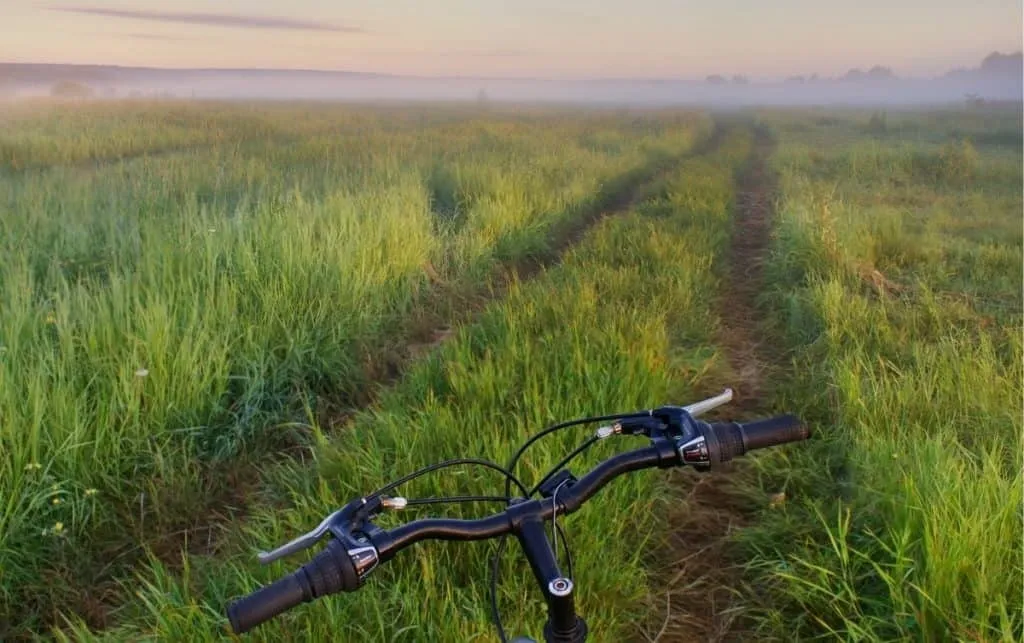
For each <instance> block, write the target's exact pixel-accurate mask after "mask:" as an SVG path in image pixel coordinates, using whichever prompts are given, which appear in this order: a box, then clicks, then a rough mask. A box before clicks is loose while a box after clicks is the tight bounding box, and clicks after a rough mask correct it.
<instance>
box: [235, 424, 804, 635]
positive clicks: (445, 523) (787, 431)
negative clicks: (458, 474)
mask: <svg viewBox="0 0 1024 643" xmlns="http://www.w3.org/2000/svg"><path fill="white" fill-rule="evenodd" d="M666 418H669V419H668V420H667V421H666ZM659 423H660V424H659ZM615 429H616V430H615V432H616V433H626V434H630V433H640V434H643V435H647V436H648V437H650V438H651V445H650V446H648V447H645V448H642V449H636V450H633V451H628V452H625V453H620V454H618V455H615V456H612V457H610V458H608V459H607V460H605V461H603V462H601V463H600V464H598V465H597V466H596V467H594V468H593V469H592V470H591V471H590V472H589V473H587V474H586V475H584V476H583V477H582V478H580V479H579V480H578V481H573V482H571V484H566V485H564V486H563V487H562V489H561V490H560V491H559V492H558V493H557V495H556V497H555V499H556V500H557V502H556V501H553V500H548V499H544V500H538V499H534V500H530V499H523V498H518V499H514V500H512V501H511V502H510V504H509V505H508V507H507V508H506V509H505V510H504V511H502V512H500V513H496V514H494V515H491V516H487V517H485V518H480V519H476V520H464V519H448V518H428V519H422V520H416V521H414V522H410V523H407V524H405V525H401V526H399V527H395V528H393V529H390V530H383V529H380V528H378V527H377V526H376V525H374V524H373V523H372V522H371V518H372V515H373V514H374V513H375V512H377V511H379V510H380V508H381V507H382V500H381V498H379V497H370V498H360V499H358V500H354V501H352V502H351V503H349V504H348V505H346V507H344V508H343V509H341V510H339V511H337V512H335V513H334V514H332V515H331V516H329V517H328V518H327V519H325V520H324V522H323V523H321V525H320V527H318V528H317V530H315V531H314V532H312V533H311V534H310V535H307V536H306V537H304V538H305V540H304V541H303V540H301V539H300V542H303V544H302V545H301V546H299V547H298V549H302V548H304V547H306V546H309V544H311V543H309V542H307V541H309V540H310V539H312V540H313V541H314V542H315V540H316V539H318V538H320V537H321V536H322V535H324V534H325V533H326V532H327V531H330V533H331V534H332V535H333V536H334V538H332V539H331V540H330V541H328V543H327V547H326V549H324V550H323V551H321V552H320V553H318V554H317V555H316V556H315V557H314V558H313V559H312V560H311V561H310V562H309V563H307V564H305V565H303V566H302V567H301V568H299V569H298V570H296V571H295V572H293V573H291V574H289V575H288V576H285V577H284V578H282V579H280V580H277V581H275V582H274V583H272V584H270V585H268V586H266V587H264V588H262V589H259V590H257V591H256V592H254V593H252V594H250V595H249V596H246V597H244V598H242V599H239V600H237V601H235V602H233V603H231V605H230V606H229V607H228V609H227V614H228V619H229V620H230V622H231V628H232V630H234V631H235V632H236V633H238V634H241V633H243V632H246V631H248V630H250V629H252V628H254V627H256V626H257V625H259V624H260V623H263V622H265V621H267V620H269V619H271V618H273V617H275V616H277V615H279V614H281V613H283V612H285V611H287V610H289V609H291V608H293V607H295V606H296V605H299V604H300V603H304V602H309V601H312V600H314V599H316V598H319V597H321V596H325V595H327V594H332V593H336V592H341V591H345V592H351V591H355V590H356V589H358V588H359V587H360V586H361V585H362V582H363V579H365V577H366V575H367V574H368V573H369V572H370V571H371V570H372V569H374V568H375V567H376V566H377V565H378V564H380V563H383V562H386V561H388V560H390V559H391V558H392V557H394V556H395V555H396V554H397V553H398V552H399V551H401V550H403V549H405V548H406V547H409V546H410V545H412V544H414V543H416V542H419V541H421V540H458V541H468V540H487V539H491V538H497V537H500V536H503V535H506V534H509V533H513V532H516V531H517V530H518V529H519V527H520V524H521V522H522V521H523V520H526V519H529V520H533V521H535V520H537V519H538V518H539V519H540V520H545V521H546V520H551V519H552V518H553V517H554V516H557V515H564V514H569V513H572V512H574V511H576V510H578V509H579V508H580V507H581V506H582V505H583V503H585V502H586V501H587V500H589V499H590V498H591V497H592V496H593V495H594V494H596V493H597V492H598V491H600V490H601V488H602V487H604V486H605V485H606V484H608V483H609V482H610V481H611V480H612V479H613V478H615V477H617V476H620V475H623V474H625V473H629V472H631V471H637V470H639V469H647V468H654V467H658V468H668V467H673V466H684V465H693V466H696V467H698V468H702V469H707V468H711V467H713V466H714V465H716V464H720V463H723V462H727V461H729V460H731V459H732V458H733V457H736V456H739V455H743V454H745V453H747V452H748V451H752V450H754V449H763V448H767V447H771V446H776V445H780V444H784V443H787V442H793V441H797V440H804V439H806V438H808V437H809V432H808V430H807V428H806V427H805V426H804V425H803V424H802V423H801V422H800V420H799V419H797V418H796V417H794V416H792V415H784V416H779V417H775V418H771V419H765V420H759V421H755V422H751V423H747V424H741V423H737V422H725V423H715V424H708V423H705V422H700V421H697V420H694V419H693V417H692V416H691V415H690V414H689V413H688V412H687V411H686V409H685V408H681V407H663V408H662V409H658V410H656V411H651V412H650V413H649V414H648V415H645V416H643V417H639V416H634V417H632V418H631V419H630V420H628V421H627V420H623V421H622V423H621V424H618V425H616V427H615ZM293 545H294V542H293V543H292V544H290V545H288V546H285V547H284V548H282V549H281V550H280V551H282V552H284V553H285V554H287V553H292V551H294V550H295V549H296V547H294V546H293ZM279 555H281V554H276V553H275V554H263V555H261V560H264V561H270V560H273V559H275V558H276V557H278V556H279Z"/></svg>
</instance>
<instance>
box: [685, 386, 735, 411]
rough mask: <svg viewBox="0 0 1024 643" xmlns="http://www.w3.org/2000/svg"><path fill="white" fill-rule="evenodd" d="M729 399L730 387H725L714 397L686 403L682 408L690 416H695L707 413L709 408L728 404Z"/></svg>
mask: <svg viewBox="0 0 1024 643" xmlns="http://www.w3.org/2000/svg"><path fill="white" fill-rule="evenodd" d="M731 401H732V389H731V388H727V389H725V390H724V391H722V392H721V393H720V394H718V395H716V396H714V397H709V398H708V399H706V400H701V401H700V402H694V403H693V404H687V405H686V406H684V407H683V410H685V411H686V412H687V413H689V414H690V415H691V416H693V417H697V416H698V415H703V414H704V413H707V412H708V411H710V410H711V409H714V408H718V407H719V406H722V405H723V404H728V403H729V402H731Z"/></svg>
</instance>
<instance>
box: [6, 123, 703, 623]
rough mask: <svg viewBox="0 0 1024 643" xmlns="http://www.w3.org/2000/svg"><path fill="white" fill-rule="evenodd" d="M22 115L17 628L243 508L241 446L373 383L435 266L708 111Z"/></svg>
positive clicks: (12, 183)
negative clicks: (452, 217)
mask: <svg viewBox="0 0 1024 643" xmlns="http://www.w3.org/2000/svg"><path fill="white" fill-rule="evenodd" d="M10 118H11V119H13V120H14V121H16V122H17V128H12V129H7V128H5V129H4V130H3V134H0V148H3V149H6V150H16V151H17V157H18V158H19V159H23V160H24V163H22V165H23V167H22V169H13V168H10V167H8V168H6V169H4V170H0V211H2V212H3V214H2V216H0V293H2V296H0V499H2V502H3V507H2V509H0V598H2V600H0V605H2V606H3V607H2V610H0V636H2V635H3V632H4V631H5V629H4V626H3V624H4V623H5V622H6V628H7V630H6V631H8V632H16V631H23V630H22V628H24V627H33V626H35V625H38V623H39V622H40V621H39V619H40V618H42V619H45V620H50V619H52V618H53V616H54V611H55V610H56V609H57V608H59V606H61V605H66V604H68V602H69V601H79V600H81V599H80V598H79V597H80V596H81V595H82V590H81V587H82V585H85V586H86V587H90V586H95V584H99V583H101V582H103V585H102V587H104V588H108V587H109V583H107V582H105V581H107V580H108V577H109V574H110V573H111V571H110V570H111V569H112V568H116V567H117V566H118V565H121V566H122V567H123V566H124V565H126V564H129V563H131V561H132V560H133V559H134V557H136V556H137V555H138V552H139V551H140V549H139V548H141V547H144V546H152V547H157V546H158V545H162V546H163V547H164V548H165V549H166V548H167V547H171V548H172V551H173V548H174V547H176V546H177V543H179V542H180V541H181V534H180V533H179V532H181V531H182V530H183V529H193V528H195V527H199V526H201V525H197V524H196V523H197V521H201V520H202V519H203V518H204V516H206V515H210V516H215V515H221V514H224V513H225V512H227V511H229V507H230V505H232V504H237V503H235V502H234V501H233V500H232V494H239V493H244V490H241V489H238V490H234V489H232V487H233V486H235V485H233V483H232V480H233V479H235V478H241V479H242V480H243V481H244V480H245V479H251V478H252V475H250V474H249V473H247V472H246V471H244V465H239V466H240V467H241V469H238V468H237V467H236V466H235V465H234V464H233V463H235V462H243V463H244V462H246V461H252V460H256V459H259V457H261V454H263V453H267V452H271V453H272V452H274V451H275V450H278V449H282V448H286V447H288V448H294V447H296V445H298V446H302V445H304V444H308V442H309V441H310V439H311V437H310V434H311V432H312V429H311V427H310V422H309V421H308V418H307V415H308V414H310V413H311V414H313V415H314V416H316V415H320V414H322V412H323V411H324V408H325V407H326V406H327V405H326V404H325V402H330V403H331V404H332V405H333V408H339V407H341V408H344V407H345V406H346V405H347V404H349V403H350V401H351V400H354V399H357V398H358V397H359V396H360V395H361V394H362V393H363V392H365V391H366V390H368V388H369V387H370V386H371V384H372V382H373V380H374V378H375V377H377V375H375V371H376V370H378V366H376V365H375V361H379V360H380V357H379V355H380V354H381V353H385V352H387V351H388V350H389V349H390V347H391V346H392V345H394V344H400V343H401V342H402V341H404V340H403V337H402V334H403V333H404V332H407V330H406V328H407V324H408V321H407V320H408V319H410V318H415V317H416V316H418V315H423V314H424V310H423V309H424V307H425V306H428V305H443V302H442V303H441V304H439V303H438V300H437V297H436V296H435V295H434V294H433V293H435V292H436V290H435V288H434V286H433V285H432V280H433V281H437V280H440V281H441V282H443V283H444V284H445V285H446V287H449V288H452V289H455V290H459V289H466V288H471V287H472V288H481V287H484V283H485V281H486V278H487V277H488V275H490V274H491V273H492V272H493V271H494V267H495V265H496V264H497V262H501V261H513V260H517V259H520V258H524V257H528V256H531V255H534V254H538V253H542V252H544V251H545V249H547V248H548V246H549V245H550V241H549V234H550V233H551V232H552V231H553V230H555V229H557V228H558V227H559V226H561V225H563V224H564V223H565V222H567V221H570V220H572V219H574V218H576V217H579V216H582V214H583V213H585V212H587V211H588V210H590V209H593V208H595V207H599V206H600V200H601V199H602V198H606V195H607V190H608V187H607V186H612V187H614V186H615V185H617V184H618V182H620V181H621V180H622V177H624V176H632V175H633V174H634V173H637V172H640V171H642V170H644V169H645V168H650V167H653V166H656V165H657V164H658V163H663V162H664V160H665V159H666V158H668V157H670V156H672V155H676V154H680V153H683V152H685V151H686V150H687V149H688V148H689V147H690V146H691V145H692V144H694V143H695V142H696V141H698V140H700V139H701V138H702V137H704V136H706V135H707V133H708V131H709V121H708V120H707V119H706V118H705V117H701V116H699V115H695V114H692V113H649V114H646V115H643V116H637V117H636V118H635V119H633V120H629V119H623V118H619V117H614V116H612V115H609V114H608V113H604V112H594V113H591V114H583V115H571V116H570V115H566V114H564V113H562V112H557V111H548V112H528V113H525V114H521V115H514V114H504V113H501V112H496V113H493V114H488V115H479V114H476V113H473V112H465V111H462V112H460V111H459V110H454V111H452V112H446V111H445V110H437V109H435V110H433V111H431V110H424V109H420V108H407V109H404V110H402V109H395V110H388V109H382V110H380V111H373V110H370V109H369V108H340V107H337V106H327V107H325V106H267V107H238V106H214V107H212V108H209V109H207V107H206V106H200V107H196V106H188V105H174V104H172V105H143V106H138V105H126V106H121V107H116V108H113V111H111V112H106V111H102V112H96V111H95V110H94V109H93V108H88V110H86V111H85V112H82V113H63V112H59V111H55V112H50V111H44V112H43V113H41V114H40V115H38V116H36V117H33V116H30V115H26V114H15V115H12V116H10ZM214 121H216V123H218V124H219V125H216V127H223V128H224V129H225V131H227V132H228V134H226V135H225V137H226V138H224V137H221V135H220V134H218V133H216V131H215V130H216V127H214V126H213V125H211V123H213V122H214ZM83 124H84V125H89V126H88V127H85V128H84V130H82V131H80V129H79V128H80V127H81V126H82V125H83ZM207 126H209V127H207ZM161 128H163V129H161ZM211 128H212V129H211ZM595 136H599V137H603V138H604V139H605V140H606V141H618V142H619V143H620V144H619V145H618V146H617V147H612V148H609V147H608V146H607V145H605V146H596V145H594V143H593V139H594V137H595ZM204 137H205V138H204ZM204 141H205V142H207V143H210V146H198V147H197V145H199V144H200V143H204ZM204 145H205V144H204ZM164 147H170V148H173V149H171V150H170V151H168V152H167V153H163V154H160V155H152V154H147V153H142V152H143V151H147V152H148V151H154V150H155V151H160V150H161V149H162V148H164ZM137 153H138V154H137ZM82 159H87V160H91V161H97V162H98V164H96V165H95V166H89V167H85V166H82V165H79V164H78V162H79V161H81V160H82ZM25 168H29V169H25ZM439 175H443V176H447V177H448V178H447V179H445V181H446V183H445V184H444V185H439V179H437V178H436V177H437V176H439ZM439 192H440V193H444V194H445V195H447V197H448V198H449V199H450V202H449V203H447V204H444V205H445V207H448V208H449V209H454V210H455V211H456V214H457V218H458V220H459V221H460V224H459V225H457V226H454V225H451V224H450V221H449V218H447V215H448V214H449V212H446V211H443V209H442V207H441V205H442V204H441V203H440V202H441V201H442V200H443V199H442V198H441V196H439ZM428 312H429V311H428ZM200 533H201V532H200ZM111 566H113V567H111ZM104 591H106V589H104Z"/></svg>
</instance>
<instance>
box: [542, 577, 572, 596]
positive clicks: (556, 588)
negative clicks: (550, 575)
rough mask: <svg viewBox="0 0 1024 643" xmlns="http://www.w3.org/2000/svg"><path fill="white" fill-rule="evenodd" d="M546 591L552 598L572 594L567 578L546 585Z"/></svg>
mask: <svg viewBox="0 0 1024 643" xmlns="http://www.w3.org/2000/svg"><path fill="white" fill-rule="evenodd" d="M548 591H549V592H551V595H552V596H559V597H561V596H568V595H569V594H571V593H572V581H571V580H569V579H568V578H561V577H559V578H556V579H555V580H553V581H551V582H550V583H548Z"/></svg>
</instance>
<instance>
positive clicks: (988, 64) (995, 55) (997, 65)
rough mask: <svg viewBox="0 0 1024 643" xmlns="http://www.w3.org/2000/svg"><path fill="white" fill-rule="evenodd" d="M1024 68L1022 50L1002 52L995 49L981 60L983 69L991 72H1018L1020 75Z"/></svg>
mask: <svg viewBox="0 0 1024 643" xmlns="http://www.w3.org/2000/svg"><path fill="white" fill-rule="evenodd" d="M1022 70H1024V55H1022V54H1021V52H1019V51H1018V52H1017V53H1013V54H1002V53H999V52H998V51H993V52H992V53H990V54H989V55H987V56H985V60H983V61H981V71H983V72H985V73H989V74H1016V75H1017V76H1018V77H1019V76H1020V75H1021V71H1022Z"/></svg>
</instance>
